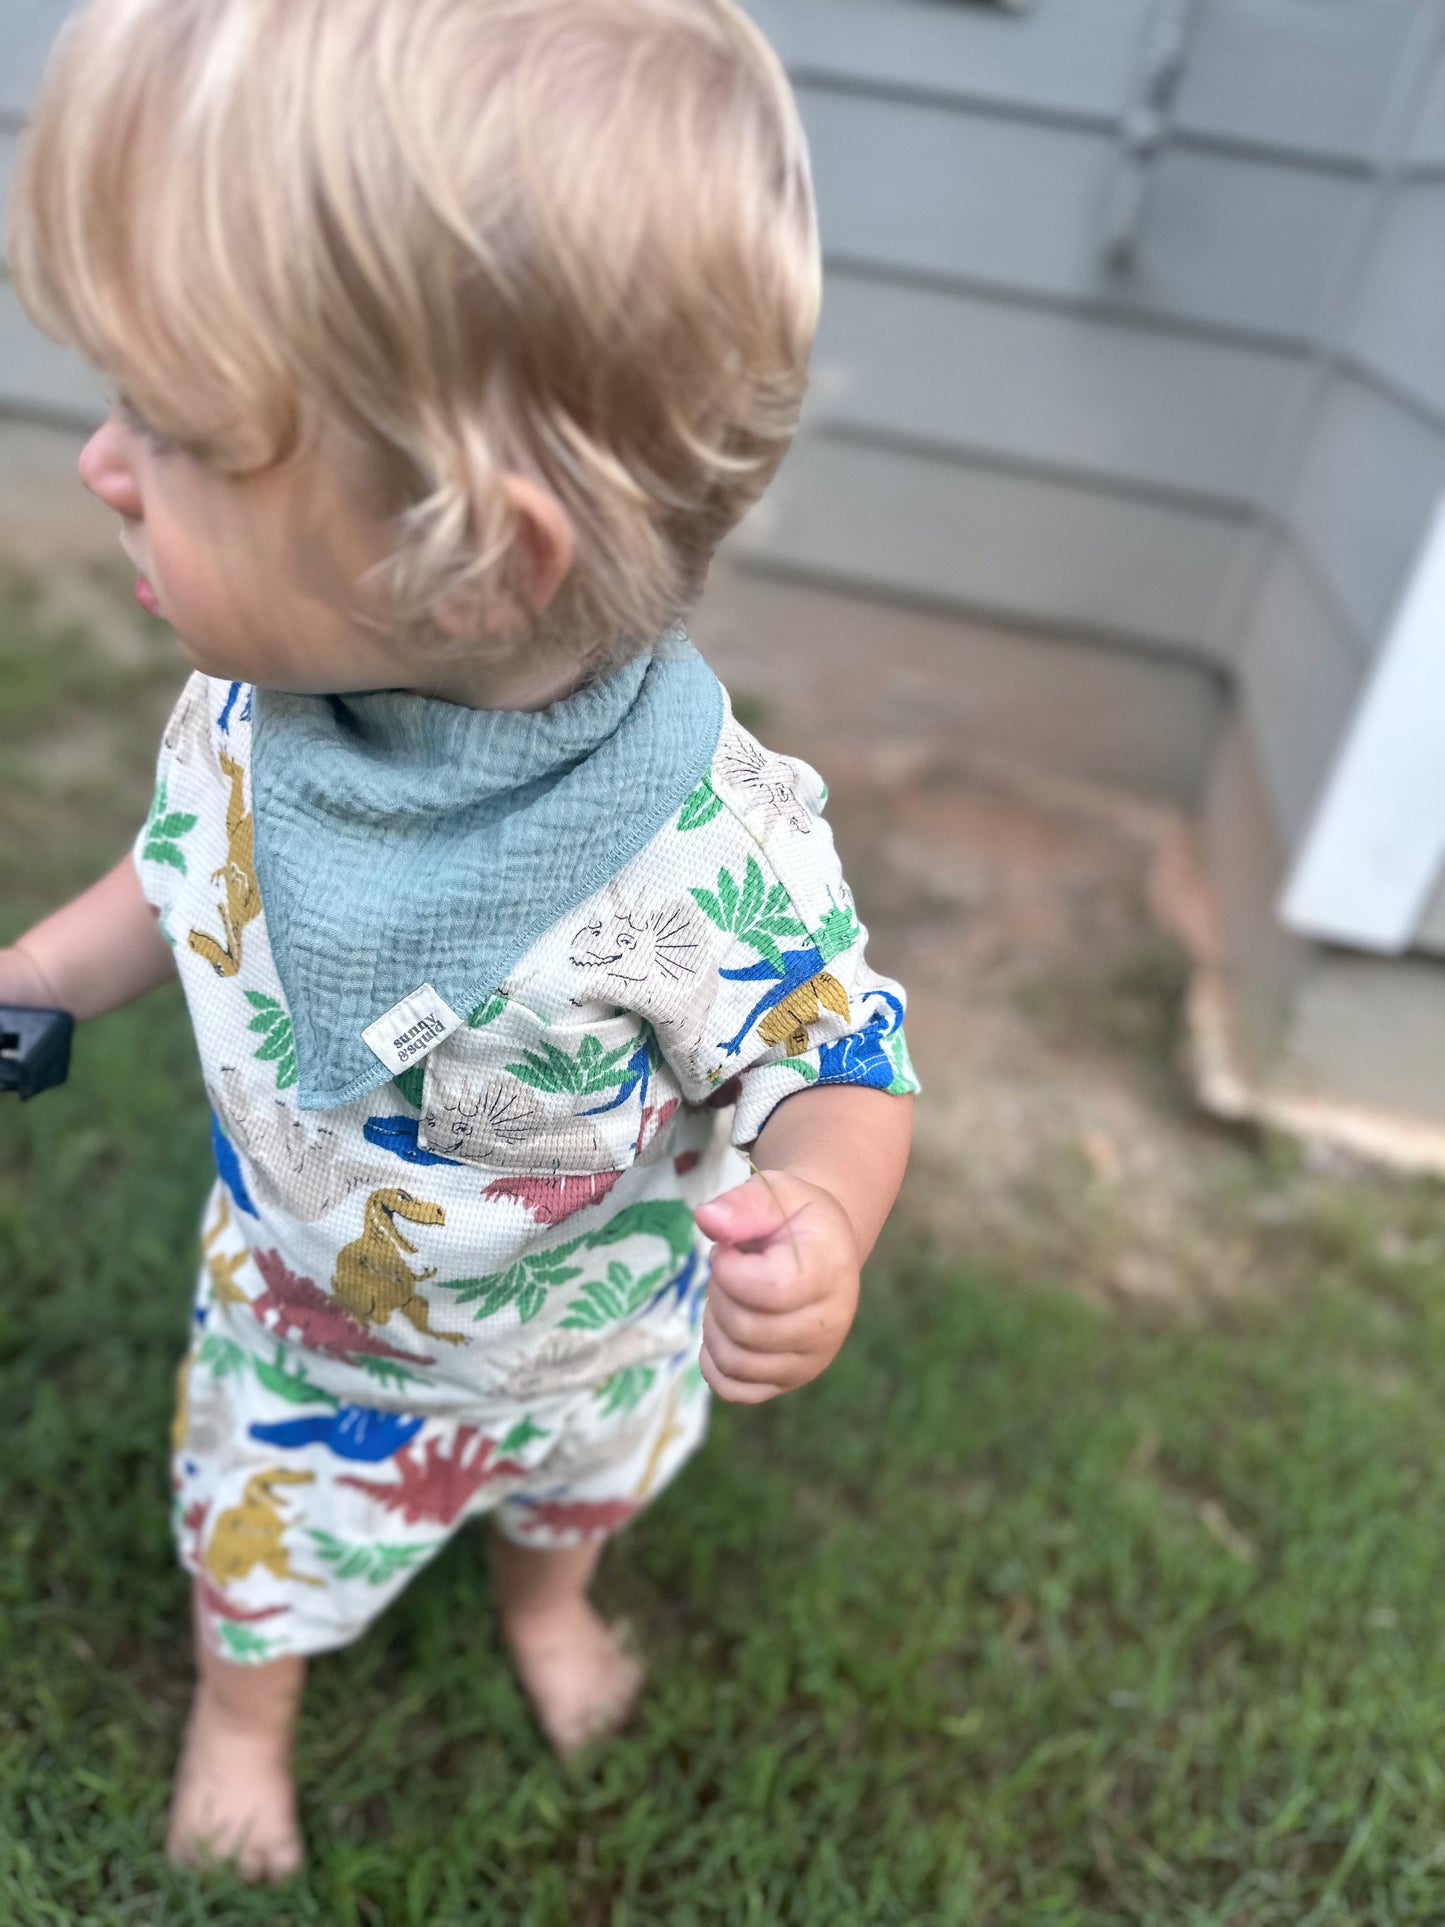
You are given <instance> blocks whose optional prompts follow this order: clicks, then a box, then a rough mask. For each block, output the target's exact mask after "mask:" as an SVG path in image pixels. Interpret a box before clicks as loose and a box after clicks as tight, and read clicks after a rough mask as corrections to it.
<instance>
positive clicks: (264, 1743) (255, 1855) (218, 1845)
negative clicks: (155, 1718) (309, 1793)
mask: <svg viewBox="0 0 1445 1927" xmlns="http://www.w3.org/2000/svg"><path fill="white" fill-rule="evenodd" d="M290 1750H291V1749H290V1736H289V1734H277V1733H275V1732H259V1733H258V1732H257V1731H255V1729H254V1728H248V1727H247V1726H246V1725H244V1724H238V1723H237V1722H236V1721H235V1720H234V1719H233V1718H232V1717H231V1716H230V1715H229V1714H228V1713H227V1711H226V1709H225V1708H224V1707H223V1706H220V1705H218V1704H217V1702H216V1699H215V1697H214V1695H213V1694H211V1693H209V1692H207V1691H206V1689H205V1687H202V1688H201V1689H200V1691H199V1692H198V1693H197V1694H196V1700H195V1704H194V1706H193V1707H192V1708H191V1717H190V1723H189V1725H188V1726H187V1728H186V1739H185V1745H184V1747H183V1748H182V1750H181V1760H180V1765H179V1766H178V1767H177V1768H176V1780H175V1786H174V1788H173V1789H172V1792H171V1814H170V1825H169V1827H168V1829H167V1832H166V1853H167V1855H168V1856H169V1858H170V1859H171V1860H173V1861H174V1862H175V1863H176V1864H177V1865H178V1866H189V1867H199V1866H205V1865H207V1864H208V1863H214V1862H215V1861H218V1860H219V1861H227V1862H229V1863H230V1864H231V1865H232V1866H234V1867H235V1870H236V1872H237V1873H238V1874H239V1875H240V1876H241V1878H242V1879H243V1880H284V1879H285V1878H286V1877H287V1875H288V1874H293V1873H295V1871H296V1869H297V1868H298V1867H299V1866H300V1865H301V1863H302V1861H303V1860H304V1859H305V1857H306V1856H305V1849H304V1848H303V1846H302V1844H301V1829H300V1827H299V1826H298V1825H297V1821H296V1791H295V1788H294V1786H293V1785H292V1781H291V1766H290Z"/></svg>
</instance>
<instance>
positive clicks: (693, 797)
mask: <svg viewBox="0 0 1445 1927" xmlns="http://www.w3.org/2000/svg"><path fill="white" fill-rule="evenodd" d="M722 806H723V800H722V798H721V797H720V796H719V795H718V793H717V791H716V790H715V789H714V788H713V786H712V782H711V779H710V778H709V777H707V776H704V777H703V778H702V780H701V781H700V782H699V783H698V785H697V787H696V788H695V789H693V790H691V791H690V792H689V793H688V797H687V801H686V802H685V803H684V804H683V806H682V808H681V809H680V810H679V811H678V816H677V827H678V829H679V830H700V829H701V828H702V826H703V824H704V823H711V822H712V820H713V818H714V817H715V816H716V815H717V813H718V811H719V810H720V809H721V808H722Z"/></svg>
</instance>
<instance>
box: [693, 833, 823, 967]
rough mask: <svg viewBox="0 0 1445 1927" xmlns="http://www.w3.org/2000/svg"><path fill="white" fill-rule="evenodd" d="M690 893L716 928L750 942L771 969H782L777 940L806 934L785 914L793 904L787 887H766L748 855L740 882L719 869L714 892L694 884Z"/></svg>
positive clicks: (781, 958)
mask: <svg viewBox="0 0 1445 1927" xmlns="http://www.w3.org/2000/svg"><path fill="white" fill-rule="evenodd" d="M691 895H692V897H693V900H694V901H695V902H696V903H697V905H698V907H699V908H700V909H701V910H702V911H703V913H704V915H705V916H707V917H708V918H709V919H710V920H711V921H712V922H713V923H715V924H716V925H717V927H718V929H719V930H726V931H728V932H729V933H730V935H732V936H734V937H736V938H737V939H738V941H739V942H740V943H745V944H748V945H750V946H751V948H752V949H754V950H756V951H757V952H758V954H759V956H762V957H766V958H767V960H768V962H769V963H770V964H771V965H772V966H773V968H774V969H775V970H778V971H781V970H782V968H783V953H782V950H781V949H780V947H779V945H780V943H781V941H782V940H783V939H784V938H787V937H805V936H806V935H807V934H808V933H807V929H806V927H805V926H804V925H803V924H801V923H799V922H798V920H797V918H796V917H795V916H790V915H789V914H788V912H789V911H791V910H792V909H793V907H794V906H793V900H792V898H791V897H790V896H789V895H788V891H787V886H786V885H785V884H782V883H775V884H774V885H773V886H772V888H771V889H769V888H768V887H767V885H766V883H765V882H764V879H763V871H762V865H761V864H760V863H759V862H758V860H757V858H756V857H753V856H750V857H749V858H748V861H747V867H746V869H745V870H744V871H743V880H742V882H741V883H739V882H738V880H737V878H736V877H735V876H734V875H733V873H732V871H731V870H728V869H721V870H719V871H718V873H717V889H716V890H715V891H714V890H705V889H703V888H701V887H700V886H697V885H694V887H693V889H692V891H691Z"/></svg>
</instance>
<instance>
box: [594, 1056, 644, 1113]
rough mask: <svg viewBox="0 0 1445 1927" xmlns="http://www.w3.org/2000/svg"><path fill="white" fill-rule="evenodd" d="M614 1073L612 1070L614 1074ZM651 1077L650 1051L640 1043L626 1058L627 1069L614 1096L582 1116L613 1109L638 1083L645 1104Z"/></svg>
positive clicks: (623, 1102)
mask: <svg viewBox="0 0 1445 1927" xmlns="http://www.w3.org/2000/svg"><path fill="white" fill-rule="evenodd" d="M615 1074H616V1073H615V1072H614V1075H615ZM651 1077H652V1052H651V1050H650V1049H649V1048H648V1046H647V1045H646V1044H642V1045H640V1046H639V1047H638V1049H637V1050H635V1051H634V1052H633V1053H632V1055H631V1057H629V1058H628V1060H627V1069H626V1071H625V1073H624V1074H623V1079H622V1083H621V1086H620V1088H619V1089H618V1092H617V1095H616V1097H611V1098H609V1099H608V1100H607V1102H606V1103H605V1104H597V1105H594V1106H593V1108H592V1109H591V1110H590V1111H583V1113H582V1116H583V1117H601V1115H602V1113H603V1112H604V1111H615V1110H616V1109H617V1107H618V1105H619V1104H625V1103H626V1102H627V1100H628V1098H629V1097H631V1095H632V1093H633V1092H634V1091H635V1090H636V1089H637V1087H638V1085H639V1084H640V1085H641V1086H642V1102H643V1103H644V1104H645V1103H646V1102H647V1087H648V1083H649V1081H650V1080H651Z"/></svg>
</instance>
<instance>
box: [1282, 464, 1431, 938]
mask: <svg viewBox="0 0 1445 1927" xmlns="http://www.w3.org/2000/svg"><path fill="white" fill-rule="evenodd" d="M1306 700H1307V697H1306ZM1442 867H1445V498H1442V500H1441V501H1439V502H1437V504H1436V507H1435V513H1434V516H1433V518H1432V520H1431V523H1430V527H1429V529H1428V531H1427V533H1426V536H1425V540H1424V544H1423V546H1422V548H1421V550H1420V553H1419V556H1418V558H1417V560H1416V563H1415V568H1414V572H1413V574H1412V575H1411V577H1410V580H1409V582H1408V583H1407V585H1406V588H1405V593H1404V595H1403V596H1402V598H1401V600H1400V602H1399V605H1398V606H1397V608H1396V611H1395V615H1394V619H1393V621H1392V623H1391V626H1390V630H1389V632H1388V634H1387V636H1386V638H1385V641H1384V644H1383V647H1382V648H1381V650H1380V652H1379V655H1378V657H1377V658H1376V662H1375V668H1374V671H1373V673H1372V675H1371V677H1370V679H1369V681H1368V683H1367V684H1366V686H1365V691H1364V694H1363V696H1362V697H1361V699H1360V702H1359V704H1358V706H1357V707H1356V710H1355V713H1354V717H1353V719H1352V721H1351V723H1350V727H1349V729H1348V730H1347V731H1346V733H1345V737H1344V741H1343V743H1342V744H1341V747H1340V749H1339V752H1338V754H1337V756H1336V759H1335V763H1334V767H1333V769H1332V770H1331V771H1330V775H1329V779H1328V781H1327V783H1326V784H1325V788H1324V791H1323V795H1322V798H1321V801H1320V803H1319V804H1318V806H1317V807H1316V810H1315V813H1314V817H1313V820H1312V822H1311V823H1310V826H1309V829H1308V831H1307V832H1306V834H1305V837H1304V841H1303V843H1302V845H1301V848H1300V853H1299V855H1298V857H1297V859H1296V861H1295V865H1294V869H1293V871H1292V873H1291V875H1290V877H1289V880H1288V882H1287V883H1286V885H1285V889H1284V894H1283V896H1282V898H1281V900H1280V909H1279V914H1280V917H1281V919H1282V921H1283V922H1284V923H1285V924H1286V925H1287V926H1288V927H1289V928H1290V929H1291V930H1295V931H1298V932H1299V933H1300V934H1301V935H1302V936H1307V937H1316V938H1320V939H1322V940H1323V941H1325V942H1327V943H1341V944H1349V945H1352V946H1353V947H1355V948H1357V949H1361V950H1374V951H1380V952H1383V953H1385V954H1387V955H1398V954H1399V953H1400V952H1401V951H1403V950H1406V949H1408V948H1409V946H1410V943H1411V941H1412V940H1413V938H1414V936H1415V932H1416V929H1417V928H1418V925H1419V921H1420V917H1421V915H1422V913H1423V911H1424V910H1425V907H1426V905H1427V903H1428V902H1429V899H1430V893H1431V890H1432V888H1433V886H1434V884H1435V881H1436V878H1437V877H1438V876H1439V874H1440V872H1441V869H1442Z"/></svg>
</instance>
